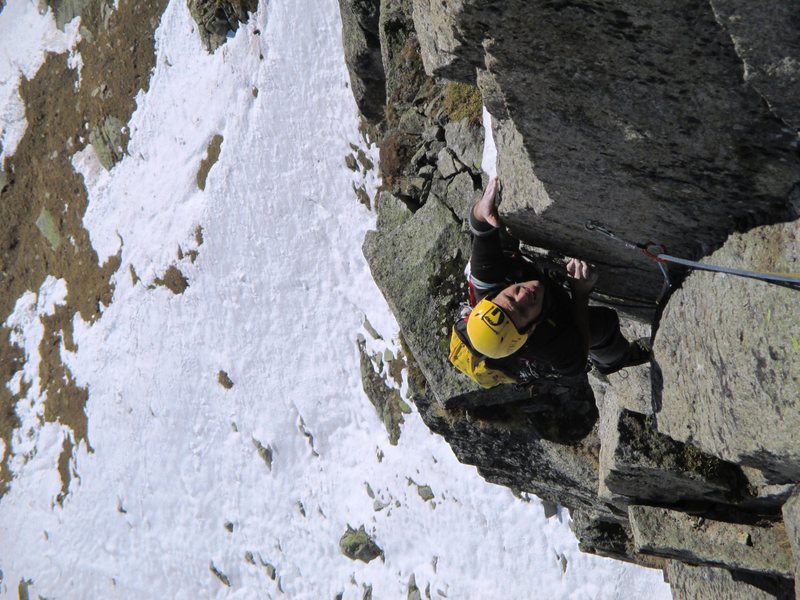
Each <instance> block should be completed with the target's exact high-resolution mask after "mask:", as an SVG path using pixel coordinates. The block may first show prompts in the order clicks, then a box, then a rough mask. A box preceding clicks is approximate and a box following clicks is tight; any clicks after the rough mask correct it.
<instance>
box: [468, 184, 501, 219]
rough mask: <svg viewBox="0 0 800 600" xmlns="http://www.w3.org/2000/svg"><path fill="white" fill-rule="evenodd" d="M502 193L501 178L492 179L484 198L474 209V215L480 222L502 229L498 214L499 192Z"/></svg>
mask: <svg viewBox="0 0 800 600" xmlns="http://www.w3.org/2000/svg"><path fill="white" fill-rule="evenodd" d="M499 191H500V178H499V177H492V179H490V180H489V185H487V186H486V190H485V191H484V192H483V196H482V197H481V199H480V200H478V202H476V203H475V206H474V207H473V208H472V214H473V215H474V216H475V218H476V219H477V220H478V221H485V222H486V223H489V225H491V226H492V227H500V216H499V215H498V214H497V204H498V200H499V198H498V192H499Z"/></svg>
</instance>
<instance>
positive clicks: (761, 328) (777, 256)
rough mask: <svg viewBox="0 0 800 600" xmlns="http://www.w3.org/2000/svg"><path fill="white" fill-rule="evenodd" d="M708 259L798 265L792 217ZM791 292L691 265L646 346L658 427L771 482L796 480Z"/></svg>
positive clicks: (796, 352) (798, 448) (797, 356)
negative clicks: (654, 374)
mask: <svg viewBox="0 0 800 600" xmlns="http://www.w3.org/2000/svg"><path fill="white" fill-rule="evenodd" d="M708 262H709V263H710V264H716V265H722V266H728V267H737V268H747V269H748V270H754V271H762V272H790V273H791V272H797V271H800V221H795V222H793V223H785V224H781V225H771V226H766V227H759V228H757V229H753V230H751V231H750V232H748V233H747V234H735V235H733V236H731V238H730V239H729V240H728V242H727V243H726V244H725V246H723V248H721V249H720V250H718V251H717V252H715V253H714V254H712V255H711V256H710V257H709V258H708ZM798 307H800V294H799V293H798V292H797V291H796V290H792V289H788V288H785V287H780V286H777V285H769V284H766V283H763V282H761V281H756V280H752V279H743V278H740V277H733V276H731V275H723V274H712V273H707V272H699V271H696V272H695V273H694V274H692V275H691V276H690V277H689V278H688V279H687V280H686V282H685V283H684V285H683V287H682V288H681V289H680V290H678V291H677V292H676V293H675V294H674V295H673V297H672V299H671V300H670V302H669V304H668V305H667V308H666V310H665V312H664V315H663V318H662V320H661V325H660V328H659V330H658V333H657V334H656V339H655V343H654V348H653V350H654V355H655V361H656V363H657V364H658V365H659V367H660V369H661V374H662V377H663V391H662V393H661V397H660V398H658V397H656V403H657V404H660V406H659V407H658V412H657V420H658V428H659V430H660V431H662V432H663V433H666V434H667V435H669V436H670V437H672V438H674V439H676V440H680V441H684V442H691V443H692V444H694V445H695V446H697V447H699V448H702V449H703V450H705V451H706V452H708V453H710V454H714V455H715V456H719V457H720V458H723V459H724V460H727V461H730V462H735V463H739V464H743V465H747V466H751V467H755V468H758V469H761V470H762V471H764V472H765V474H767V476H768V477H770V478H771V480H772V481H771V482H772V483H785V482H788V481H798V480H800V444H798V443H797V439H798V438H797V435H798V433H797V432H798V431H800V318H798V314H799V313H798Z"/></svg>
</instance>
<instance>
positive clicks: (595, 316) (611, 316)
mask: <svg viewBox="0 0 800 600" xmlns="http://www.w3.org/2000/svg"><path fill="white" fill-rule="evenodd" d="M627 351H628V340H626V339H625V336H624V335H622V332H621V331H620V330H619V317H618V316H617V311H615V310H613V309H611V308H606V307H604V306H590V307H589V358H591V359H592V361H594V362H595V363H596V364H597V365H599V366H601V367H611V366H615V365H616V364H617V363H618V362H620V361H621V360H622V359H623V358H625V354H626V352H627Z"/></svg>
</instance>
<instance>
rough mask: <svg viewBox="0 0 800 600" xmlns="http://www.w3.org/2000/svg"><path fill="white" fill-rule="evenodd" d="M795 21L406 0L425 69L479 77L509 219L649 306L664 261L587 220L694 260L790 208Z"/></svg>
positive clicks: (701, 5)
mask: <svg viewBox="0 0 800 600" xmlns="http://www.w3.org/2000/svg"><path fill="white" fill-rule="evenodd" d="M773 6H774V7H775V8H774V9H772V7H773ZM751 13H758V16H757V18H754V19H748V15H750V14H751ZM798 20H800V7H798V6H797V4H796V3H794V2H791V1H788V0H787V1H783V2H780V1H776V2H771V3H770V10H765V9H764V8H763V7H761V6H759V7H758V8H756V6H755V5H753V4H752V3H747V2H745V1H738V2H737V1H734V0H731V1H728V2H712V3H708V2H700V1H697V2H691V3H689V4H687V3H685V2H671V1H670V2H661V3H659V4H658V6H657V7H656V6H652V5H631V4H630V3H628V2H622V1H612V2H600V1H599V0H598V1H589V2H571V1H566V2H527V1H523V0H506V1H504V2H491V3H486V2H478V1H477V0H461V1H458V2H448V3H446V4H442V3H441V2H438V1H435V0H415V1H414V22H415V24H416V26H417V32H418V35H419V40H420V47H421V51H422V57H423V61H424V63H425V66H426V69H427V70H428V71H429V72H430V73H432V74H435V75H437V76H440V77H447V78H451V79H457V80H461V81H470V82H475V81H477V83H478V85H479V86H480V87H481V91H482V92H483V95H484V100H485V102H486V106H487V107H488V109H489V111H490V112H491V113H492V115H493V116H494V117H495V119H496V122H497V125H496V127H497V129H498V137H499V138H500V141H499V142H498V172H499V173H501V174H502V175H503V177H504V183H505V188H504V201H503V204H502V206H501V214H502V216H503V217H504V219H505V222H506V223H507V224H509V225H510V226H511V228H512V230H513V231H514V232H515V234H516V235H517V236H518V237H520V238H521V239H523V240H525V241H529V240H530V241H532V242H533V243H536V244H537V245H545V246H547V247H550V248H555V249H557V250H558V251H560V252H563V253H565V254H567V255H570V256H574V255H580V256H584V257H586V258H588V259H591V260H593V261H596V262H598V263H599V264H601V265H607V267H606V268H604V269H603V273H602V276H603V283H602V286H603V289H604V290H606V291H608V292H610V293H614V294H616V295H621V296H625V297H629V298H630V297H635V298H648V299H651V300H652V299H655V298H656V296H657V295H658V291H659V285H660V276H659V273H658V270H657V269H655V268H654V266H653V265H652V264H648V261H647V260H646V259H643V258H640V257H639V256H637V253H635V252H631V251H630V250H628V249H626V248H624V247H622V246H620V245H618V244H615V243H614V242H612V241H610V240H608V239H604V238H603V237H602V236H598V235H597V234H592V233H590V232H587V231H585V230H584V229H583V225H584V224H585V223H586V222H587V221H590V220H600V221H602V222H603V223H604V224H605V225H607V226H608V227H610V228H611V229H612V230H614V231H615V232H616V233H617V234H618V235H620V236H622V237H625V238H628V239H632V240H633V241H636V242H646V241H648V240H653V241H655V242H657V243H661V244H664V245H666V246H667V247H668V248H669V249H670V250H671V251H672V253H674V254H676V255H681V256H688V257H696V256H700V255H703V254H707V253H708V250H709V249H713V248H714V247H717V246H719V245H720V244H721V243H722V242H723V241H724V240H725V237H726V236H727V235H728V234H729V233H730V231H731V230H732V229H733V227H734V226H736V225H737V224H740V225H741V224H748V223H752V222H754V221H755V222H758V221H759V220H762V219H763V220H769V219H775V218H783V219H786V218H788V216H789V215H790V208H789V207H788V197H789V195H790V194H791V193H792V190H793V189H795V186H797V185H798V182H800V159H798V154H797V150H796V140H797V130H796V125H794V126H792V125H791V123H795V124H796V123H797V119H798V116H799V115H800V94H798V93H797V92H798V86H800V76H798V73H800V45H799V44H798V39H799V36H800V34H798V31H797V28H796V27H794V26H793V25H790V24H792V23H796V22H798ZM765 31H769V32H770V35H764V34H763V32H765ZM773 31H775V32H777V34H778V35H777V37H773V36H772V32H773ZM757 32H758V33H757ZM742 56H744V57H745V60H744V65H743V59H742ZM476 72H477V75H476ZM743 73H745V74H746V75H745V76H744V78H743ZM762 90H763V91H762ZM787 125H788V126H787ZM533 217H535V218H533Z"/></svg>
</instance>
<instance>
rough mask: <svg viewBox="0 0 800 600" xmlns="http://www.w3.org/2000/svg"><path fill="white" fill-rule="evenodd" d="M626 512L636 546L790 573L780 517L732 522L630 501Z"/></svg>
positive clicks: (770, 572) (694, 561)
mask: <svg viewBox="0 0 800 600" xmlns="http://www.w3.org/2000/svg"><path fill="white" fill-rule="evenodd" d="M628 517H629V518H630V523H631V530H632V531H633V539H634V543H635V547H636V550H637V551H639V552H644V553H646V554H653V555H656V556H662V557H665V558H674V559H678V560H680V561H683V562H688V563H692V564H699V565H707V566H712V567H725V568H727V569H734V570H742V571H749V572H753V573H758V574H763V575H768V576H773V577H780V578H784V579H789V578H792V577H794V564H793V560H792V555H791V552H790V550H789V541H788V539H787V535H786V529H785V528H784V526H783V523H782V522H781V521H777V522H760V523H749V524H747V523H733V522H726V521H718V520H714V519H710V518H707V517H698V516H693V515H690V514H687V513H684V512H680V511H677V510H670V509H666V508H657V507H654V506H641V505H635V506H630V507H629V508H628Z"/></svg>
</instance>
